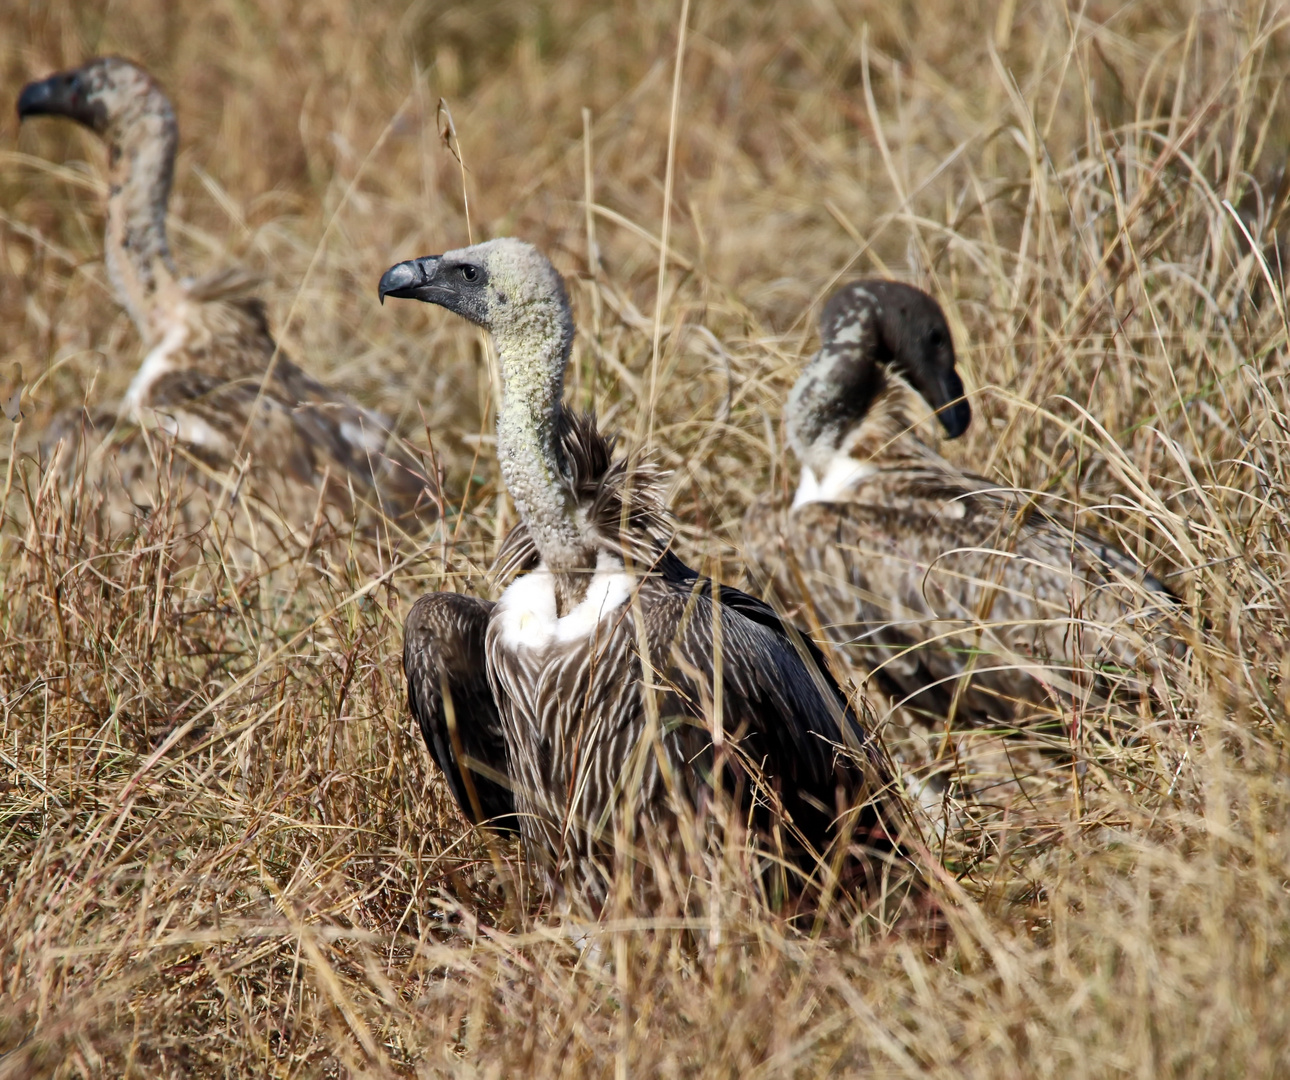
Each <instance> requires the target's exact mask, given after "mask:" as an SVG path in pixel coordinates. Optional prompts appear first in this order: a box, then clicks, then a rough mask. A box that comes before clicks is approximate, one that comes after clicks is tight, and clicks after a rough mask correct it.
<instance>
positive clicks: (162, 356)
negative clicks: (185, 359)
mask: <svg viewBox="0 0 1290 1080" xmlns="http://www.w3.org/2000/svg"><path fill="white" fill-rule="evenodd" d="M187 341H188V323H187V322H185V321H184V320H183V319H182V318H179V319H176V320H175V321H174V322H172V323H171V324H170V326H169V328H168V329H167V330H166V332H165V334H163V335H162V338H161V340H160V341H159V342H158V343H157V344H156V345H155V346H153V348H152V349H151V350H149V352H148V355H147V356H145V357H144V358H143V363H142V364H140V365H139V370H138V371H136V372H135V373H134V378H133V379H131V380H130V386H129V388H128V389H127V390H126V392H125V397H123V398H122V399H121V407H120V410H119V412H120V415H121V416H122V417H123V418H125V419H130V420H138V419H139V410H140V409H141V408H142V407H143V406H144V405H145V404H147V400H148V392H149V391H150V390H151V389H152V384H153V383H154V382H156V381H157V380H158V379H160V378H161V376H163V375H165V374H166V373H167V372H168V371H173V370H174V369H175V362H174V356H175V354H176V353H177V352H179V351H180V350H181V349H182V348H183V347H184V345H185V344H186V343H187Z"/></svg>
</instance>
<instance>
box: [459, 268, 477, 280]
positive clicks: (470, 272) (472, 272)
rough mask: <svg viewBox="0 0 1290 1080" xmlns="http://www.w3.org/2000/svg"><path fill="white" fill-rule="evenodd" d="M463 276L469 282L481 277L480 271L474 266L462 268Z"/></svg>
mask: <svg viewBox="0 0 1290 1080" xmlns="http://www.w3.org/2000/svg"><path fill="white" fill-rule="evenodd" d="M461 276H462V277H464V278H465V279H466V280H467V281H474V280H475V279H476V278H477V277H479V271H478V270H476V269H475V268H474V267H473V266H463V267H462V268H461Z"/></svg>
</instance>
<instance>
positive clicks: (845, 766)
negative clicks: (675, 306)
mask: <svg viewBox="0 0 1290 1080" xmlns="http://www.w3.org/2000/svg"><path fill="white" fill-rule="evenodd" d="M380 295H381V297H382V299H384V298H385V297H387V296H394V297H407V298H413V299H418V300H423V301H426V302H429V303H433V304H438V305H440V306H442V307H445V308H447V309H448V310H450V311H453V312H456V313H457V314H458V315H461V316H462V317H464V318H466V319H468V320H470V321H471V322H474V323H476V324H478V325H479V326H482V327H484V328H485V329H486V330H488V331H489V332H490V334H491V335H492V339H493V342H494V344H495V345H496V348H497V353H498V357H499V360H500V364H501V371H502V378H503V383H504V395H503V400H502V402H501V406H500V409H499V412H498V418H497V452H498V458H499V461H500V464H501V469H502V476H503V478H504V480H505V482H506V487H507V489H508V490H509V492H510V494H511V497H512V498H513V499H514V501H515V504H516V507H517V509H518V511H519V514H520V519H521V525H520V526H518V527H517V528H516V529H515V530H514V531H513V532H512V534H511V535H510V537H509V538H508V539H507V541H506V543H505V544H504V546H503V550H502V553H501V554H500V555H499V563H500V564H501V565H502V567H503V572H504V573H506V572H518V576H516V577H514V580H512V581H511V583H510V584H509V585H508V586H507V588H506V590H505V591H504V592H503V593H502V595H501V598H500V599H499V600H498V601H497V602H496V603H495V604H487V603H484V602H482V601H478V600H472V599H468V598H466V597H462V596H456V595H448V594H437V595H434V596H430V597H426V598H424V599H422V600H421V601H420V602H419V603H418V604H417V606H416V607H415V608H414V609H413V611H412V614H411V616H410V618H409V619H408V624H407V627H406V637H405V641H406V646H405V651H404V663H405V666H406V670H407V676H408V685H409V697H410V700H411V704H412V708H413V710H414V711H415V712H416V713H417V717H418V719H419V721H420V723H421V726H422V729H423V731H425V732H426V733H427V736H428V737H427V743H428V744H429V745H430V748H431V750H432V752H433V753H434V754H435V756H436V758H437V760H438V761H439V764H440V765H441V766H442V767H443V768H444V771H445V772H446V773H447V775H448V776H449V779H450V783H451V784H452V785H453V790H454V793H456V794H457V798H458V800H459V801H460V802H462V805H463V809H464V810H465V812H466V813H467V815H468V816H470V817H472V818H478V817H479V816H481V814H482V815H487V814H489V813H490V812H492V813H494V814H497V813H501V814H503V815H508V814H509V813H510V811H511V810H512V809H513V810H514V812H515V815H516V818H515V819H510V818H509V817H508V818H507V819H506V820H507V821H510V820H517V822H518V830H519V833H520V837H521V843H522V846H523V850H524V853H525V856H526V859H527V861H528V862H529V863H530V864H531V865H532V866H533V867H534V869H535V870H536V871H537V872H538V874H539V876H540V878H541V879H542V880H543V882H544V884H545V886H546V887H547V889H548V890H549V891H551V892H552V893H557V894H558V893H560V892H561V891H562V890H563V889H565V888H566V887H569V886H572V887H573V888H575V889H577V890H578V891H579V893H580V894H582V895H585V896H590V897H592V898H593V899H594V898H597V897H603V896H604V895H605V893H606V888H607V884H608V880H609V877H608V875H609V873H610V871H611V867H612V863H613V861H614V855H615V853H616V852H617V853H619V854H622V853H623V852H624V850H626V851H627V852H629V853H633V855H632V857H633V858H634V857H635V856H636V855H638V854H639V853H641V852H651V851H652V852H656V853H657V852H658V851H660V850H661V851H663V852H667V851H668V850H675V849H674V848H672V847H670V845H673V844H674V843H675V842H676V841H675V838H674V835H673V834H674V831H675V830H674V828H673V827H674V826H675V824H676V821H677V814H678V812H679V811H681V810H682V809H685V810H701V808H702V807H703V806H704V805H705V804H706V803H707V801H708V800H709V799H710V798H711V796H712V794H713V792H714V779H713V771H714V770H720V773H721V776H722V777H723V782H722V783H721V785H720V788H721V790H722V791H729V792H733V793H734V795H735V797H736V798H737V799H738V800H739V803H738V805H741V806H743V807H744V811H745V814H746V818H745V819H746V820H750V821H751V822H752V824H753V828H754V832H755V833H756V834H758V835H759V836H760V837H761V839H762V842H763V843H764V844H766V845H769V846H768V848H766V850H782V851H783V853H784V855H785V856H787V861H788V862H789V863H790V865H795V866H796V867H797V868H798V870H799V871H800V873H801V874H803V875H806V876H810V875H813V874H815V875H818V874H819V870H820V866H821V864H820V862H819V861H818V860H820V859H821V858H823V859H825V860H831V859H832V858H833V857H834V856H837V857H838V858H839V859H841V860H843V861H845V862H847V865H848V866H849V867H850V868H851V870H852V871H854V874H855V875H856V876H858V877H867V878H869V880H872V874H873V871H874V867H873V865H872V864H869V863H868V861H867V860H868V857H869V854H871V853H872V849H873V848H875V847H876V848H883V849H887V850H889V849H890V841H889V839H887V837H889V836H890V829H889V828H888V827H886V826H884V824H883V822H882V815H881V814H879V812H878V810H877V808H876V807H875V805H874V803H873V801H872V800H873V799H874V798H880V797H881V793H880V792H879V791H878V790H876V787H877V785H880V784H881V783H882V780H881V777H882V776H883V775H884V773H883V767H882V763H881V761H880V760H879V758H878V756H877V752H876V749H875V747H874V746H873V744H872V742H871V740H870V739H869V737H868V736H867V735H866V733H865V732H864V731H863V730H862V728H861V727H860V725H859V723H858V722H857V721H856V718H855V715H854V714H853V713H852V711H851V710H850V709H849V708H848V706H847V702H846V699H845V697H844V695H843V694H842V693H841V691H840V690H839V688H838V686H837V684H836V683H835V682H834V680H833V679H832V677H831V676H830V675H829V673H828V672H827V670H826V669H825V668H824V667H823V665H822V661H821V657H820V655H819V653H818V651H817V650H816V649H815V648H814V647H813V646H811V645H810V644H809V643H808V642H806V641H805V640H804V639H803V638H802V637H801V636H800V635H798V634H796V633H794V632H793V631H792V630H791V629H789V628H788V627H786V626H785V625H784V624H783V623H782V622H781V621H780V620H779V618H778V617H777V616H776V615H775V614H774V612H773V611H772V610H771V609H770V608H769V607H768V606H767V605H765V604H764V603H762V602H761V601H759V600H756V599H754V598H753V597H751V596H748V595H746V594H744V593H742V592H739V591H738V590H736V589H733V588H727V587H725V586H722V585H720V584H719V583H717V582H714V581H711V580H709V579H706V578H703V577H701V576H699V575H698V574H696V573H695V572H694V571H692V570H690V569H689V568H688V567H686V566H685V565H684V564H683V563H682V562H681V560H680V559H679V558H678V557H677V556H676V555H675V554H674V553H673V552H672V551H671V550H670V549H669V546H668V545H669V542H670V538H671V527H670V523H669V522H670V519H669V517H668V515H667V512H666V510H665V506H664V503H663V498H662V488H661V477H660V476H659V475H658V473H657V472H656V471H655V470H654V469H652V468H650V467H649V466H648V465H644V464H640V463H637V464H636V465H634V466H629V465H628V464H627V463H626V462H624V461H622V460H617V461H615V460H614V458H613V454H612V451H613V443H612V441H611V440H609V439H607V438H606V437H605V436H603V435H602V434H601V433H600V432H599V431H598V430H597V427H596V424H595V422H594V420H592V419H591V418H589V417H579V416H575V415H574V414H572V413H571V412H569V411H568V410H566V408H565V407H564V405H563V404H562V400H561V399H562V392H563V383H564V370H565V365H566V362H567V360H568V355H569V349H570V346H571V343H572V341H573V336H574V324H573V317H572V313H571V311H570V307H569V301H568V297H567V295H566V292H565V288H564V283H563V281H562V280H561V278H560V275H559V274H558V273H557V272H556V270H555V269H554V268H553V267H552V266H551V264H550V263H549V262H548V261H547V259H546V258H545V257H544V256H543V255H542V254H540V253H539V252H538V251H537V250H536V249H535V248H533V247H532V246H530V245H529V244H526V243H523V242H522V241H519V240H514V239H500V240H493V241H490V242H488V243H483V244H478V245H475V246H473V247H469V248H465V249H462V250H459V251H452V252H448V253H447V254H445V255H438V256H427V257H424V258H419V259H413V260H411V261H408V262H403V263H399V264H398V265H396V266H393V267H391V268H390V269H389V270H388V271H386V273H385V275H384V276H383V277H382V278H381V283H380ZM624 501H625V502H626V507H624ZM481 672H484V673H486V679H487V692H485V682H484V679H483V678H481ZM646 683H648V684H649V686H650V688H651V689H650V690H649V691H648V692H647V690H646ZM442 691H447V693H448V695H449V696H450V697H451V699H452V702H453V711H454V714H455V726H456V729H457V732H458V734H457V736H456V739H455V745H454V738H453V734H452V732H451V731H450V730H449V729H448V725H447V717H446V715H445V713H444V709H443V698H442ZM650 699H652V700H653V704H654V706H655V707H656V708H652V707H651V704H650ZM499 735H500V738H499ZM458 746H459V747H460V748H461V751H462V752H463V753H464V754H465V756H467V757H469V758H471V759H472V760H471V761H467V762H462V761H461V759H460V758H459V757H458V756H457V752H456V747H458ZM481 759H482V760H481ZM463 766H465V768H464V769H463ZM466 773H470V774H471V778H472V780H473V782H474V788H475V795H474V797H472V796H471V794H470V793H469V791H468V790H466V788H467V785H466V784H465V783H464V780H465V776H466ZM481 780H482V781H483V787H482V788H481ZM498 781H500V783H498ZM507 794H509V796H510V801H508V800H507V799H506V798H505V797H504V796H505V795H507ZM624 844H625V845H626V847H625V848H624V846H623V845H624ZM866 848H868V849H869V853H868V854H866ZM629 861H630V860H629ZM649 861H650V860H649V858H647V857H645V856H641V857H640V861H639V862H637V863H636V867H637V868H639V867H640V866H641V865H646V864H648V863H649ZM826 865H827V863H826ZM816 880H817V881H818V880H819V877H818V876H817V877H816ZM798 884H800V882H799V883H798Z"/></svg>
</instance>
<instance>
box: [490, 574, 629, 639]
mask: <svg viewBox="0 0 1290 1080" xmlns="http://www.w3.org/2000/svg"><path fill="white" fill-rule="evenodd" d="M634 585H635V578H633V577H632V575H631V574H628V573H626V572H625V571H624V569H623V564H622V562H621V561H620V560H619V559H617V558H615V557H614V556H613V555H611V554H610V553H609V552H607V551H601V552H599V553H598V554H597V556H596V572H595V574H593V575H592V578H591V583H590V584H589V585H588V586H587V595H586V596H585V597H583V599H582V601H581V602H580V603H579V604H578V605H577V606H576V607H575V608H574V609H573V610H572V611H570V612H569V614H567V615H565V616H564V617H563V618H561V617H560V616H558V615H557V614H556V611H557V610H558V609H557V607H556V602H555V577H554V575H553V574H552V573H551V571H550V570H548V569H547V568H546V565H545V563H544V564H542V565H540V566H539V567H538V568H537V569H536V570H533V571H530V572H529V573H527V574H523V575H522V576H520V577H518V578H516V579H515V580H514V581H513V582H511V584H510V585H509V586H508V587H507V589H506V591H505V592H504V593H502V598H501V599H500V600H498V601H497V610H496V612H495V614H494V616H493V617H494V618H496V619H498V620H499V621H500V623H501V632H502V633H501V639H502V642H503V644H505V645H506V646H507V647H509V648H511V649H542V648H545V647H547V646H548V645H552V644H556V643H560V644H564V643H568V642H572V641H578V640H580V639H582V638H589V637H591V636H592V635H593V634H594V633H595V632H596V629H597V628H598V627H599V626H600V623H601V622H602V621H603V620H604V619H605V618H606V617H608V616H609V615H611V614H613V612H615V611H617V610H618V609H619V608H620V607H622V606H623V604H625V603H626V602H627V600H628V599H629V598H630V596H631V594H632V588H633V587H634Z"/></svg>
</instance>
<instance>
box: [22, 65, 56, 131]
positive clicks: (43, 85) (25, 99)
mask: <svg viewBox="0 0 1290 1080" xmlns="http://www.w3.org/2000/svg"><path fill="white" fill-rule="evenodd" d="M67 82H68V80H67V78H66V76H64V75H51V76H50V77H49V78H48V79H40V80H38V81H36V82H29V83H28V84H27V85H26V86H24V87H23V88H22V93H21V94H19V95H18V119H19V120H25V119H26V118H27V117H29V116H49V115H51V114H55V115H61V114H62V113H64V112H66V111H67V109H66V106H67V98H68V93H67V91H68V85H67Z"/></svg>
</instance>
